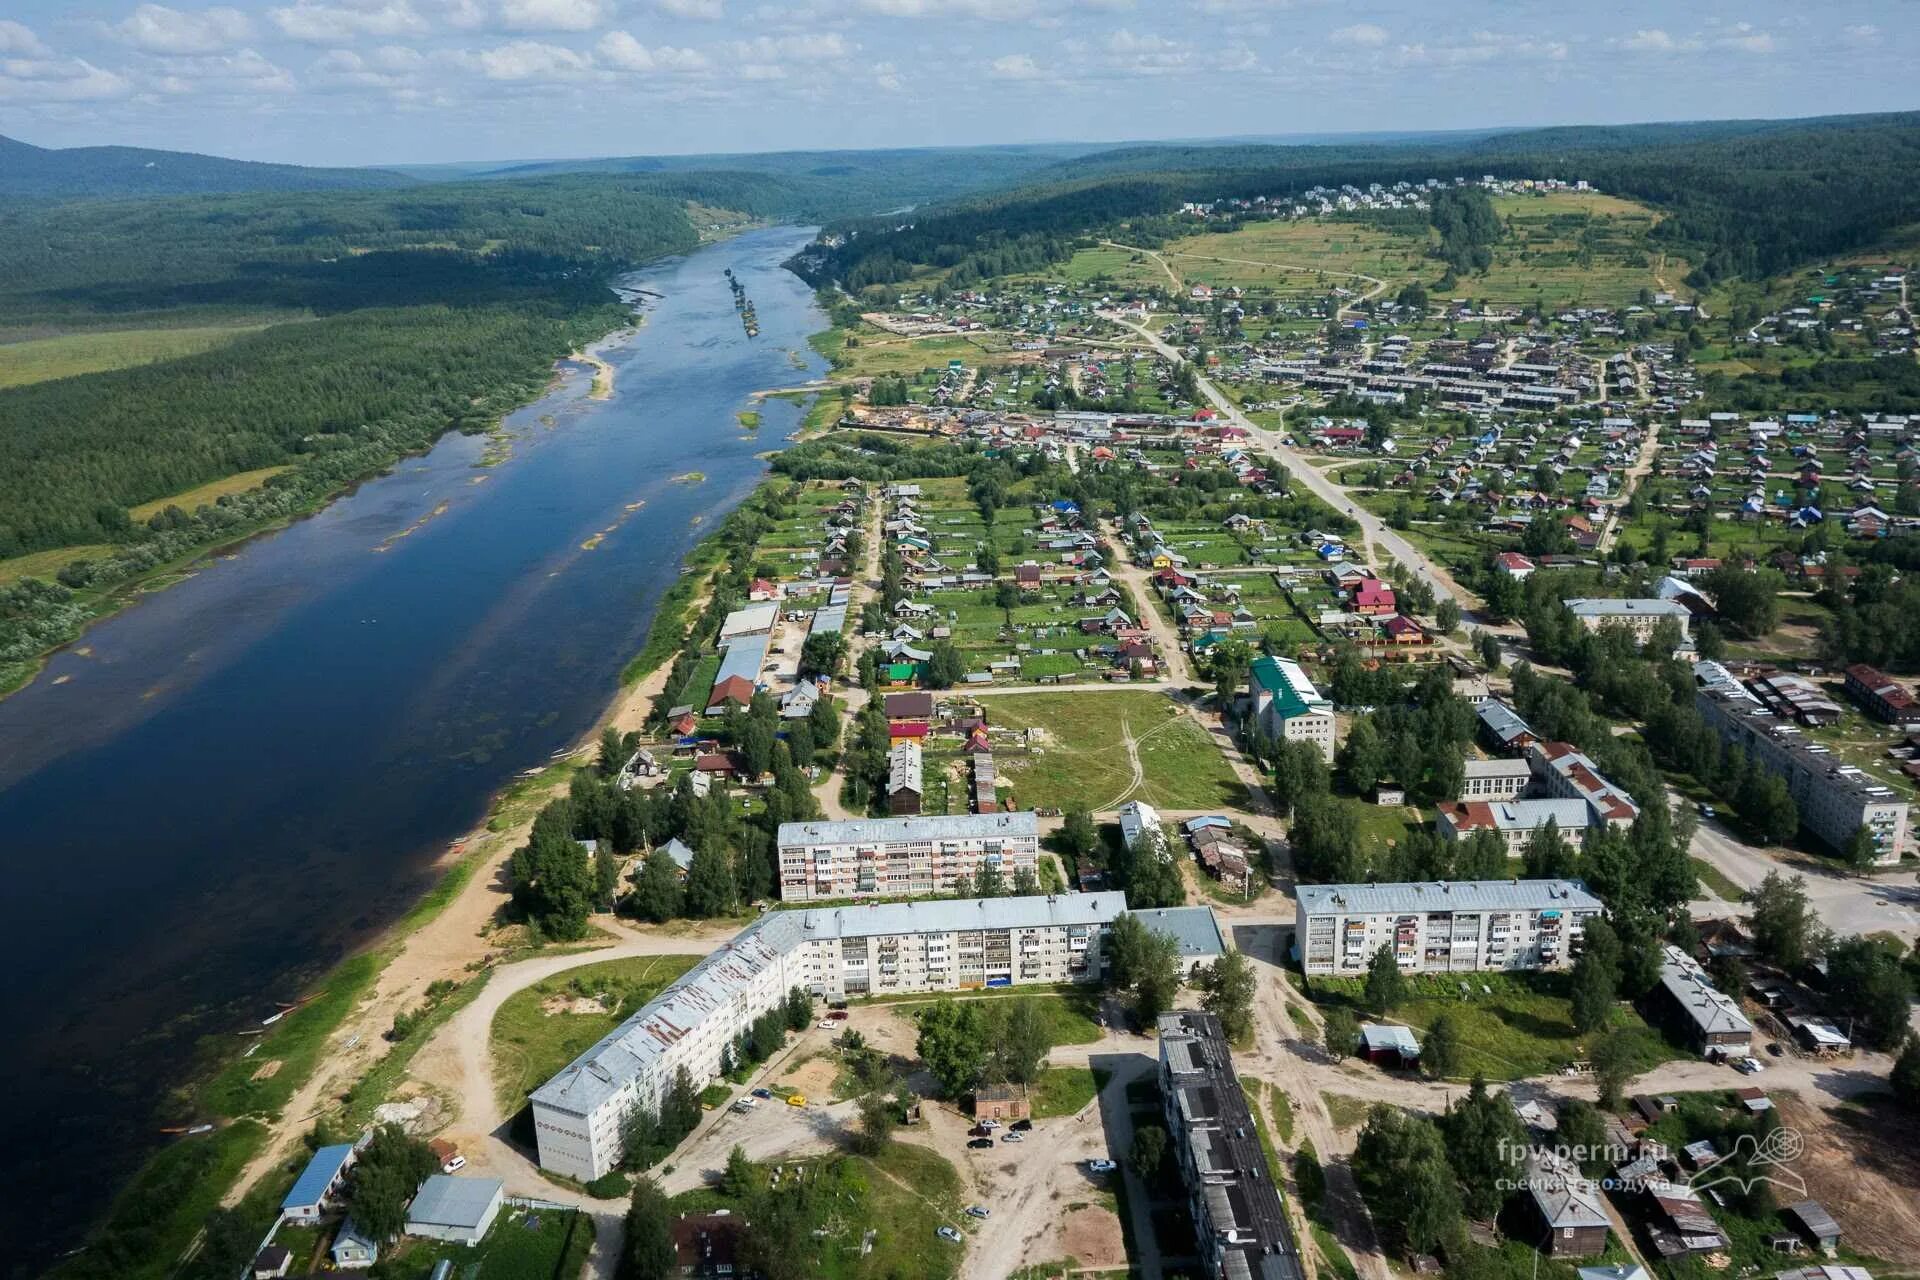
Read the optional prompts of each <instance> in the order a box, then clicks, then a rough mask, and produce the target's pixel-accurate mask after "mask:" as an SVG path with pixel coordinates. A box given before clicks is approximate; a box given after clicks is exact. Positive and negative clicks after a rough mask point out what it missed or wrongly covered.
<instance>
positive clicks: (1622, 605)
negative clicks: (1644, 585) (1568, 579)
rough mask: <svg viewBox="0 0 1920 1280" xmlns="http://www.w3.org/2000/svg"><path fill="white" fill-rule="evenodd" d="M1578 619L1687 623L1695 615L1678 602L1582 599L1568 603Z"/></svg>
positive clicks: (1651, 599) (1650, 599) (1647, 599)
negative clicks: (1676, 621)
mask: <svg viewBox="0 0 1920 1280" xmlns="http://www.w3.org/2000/svg"><path fill="white" fill-rule="evenodd" d="M1566 605H1567V608H1569V609H1571V610H1573V616H1574V617H1576V618H1678V619H1680V620H1681V621H1683V622H1684V621H1685V620H1687V619H1688V618H1690V617H1692V616H1693V615H1692V614H1690V613H1688V612H1687V607H1686V606H1685V605H1683V604H1681V603H1679V602H1678V601H1676V600H1658V599H1653V598H1651V597H1649V598H1646V599H1628V600H1614V599H1605V598H1602V599H1594V598H1581V599H1574V600H1569V601H1567V602H1566Z"/></svg>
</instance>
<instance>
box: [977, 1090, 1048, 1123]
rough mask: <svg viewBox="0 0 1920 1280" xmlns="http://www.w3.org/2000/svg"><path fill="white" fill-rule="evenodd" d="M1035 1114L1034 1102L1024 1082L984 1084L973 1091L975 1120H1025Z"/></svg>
mask: <svg viewBox="0 0 1920 1280" xmlns="http://www.w3.org/2000/svg"><path fill="white" fill-rule="evenodd" d="M1032 1115H1033V1103H1032V1101H1031V1100H1030V1099H1029V1098H1028V1097H1027V1086H1025V1085H1023V1084H983V1085H981V1086H980V1087H979V1088H978V1089H975V1090H974V1091H973V1118H974V1119H975V1120H1025V1119H1028V1118H1029V1117H1030V1116H1032Z"/></svg>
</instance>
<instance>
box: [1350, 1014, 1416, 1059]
mask: <svg viewBox="0 0 1920 1280" xmlns="http://www.w3.org/2000/svg"><path fill="white" fill-rule="evenodd" d="M1360 1051H1361V1056H1362V1057H1364V1058H1366V1060H1367V1061H1368V1062H1371V1063H1373V1064H1374V1065H1375V1066H1381V1067H1395V1068H1398V1069H1399V1070H1402V1071H1412V1070H1413V1069H1414V1068H1416V1067H1418V1066H1419V1065H1420V1041H1419V1040H1418V1039H1417V1038H1415V1036H1414V1034H1413V1032H1412V1031H1411V1030H1409V1029H1408V1028H1406V1027H1402V1026H1398V1025H1393V1024H1385V1023H1376V1022H1363V1023H1361V1024H1360Z"/></svg>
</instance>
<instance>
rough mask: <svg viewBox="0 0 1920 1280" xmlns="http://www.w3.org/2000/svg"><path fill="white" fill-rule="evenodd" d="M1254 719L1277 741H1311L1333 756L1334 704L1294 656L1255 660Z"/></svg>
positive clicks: (1323, 752)
mask: <svg viewBox="0 0 1920 1280" xmlns="http://www.w3.org/2000/svg"><path fill="white" fill-rule="evenodd" d="M1250 674H1251V684H1252V688H1253V719H1254V722H1255V723H1256V724H1258V725H1259V726H1260V729H1261V731H1262V732H1263V733H1265V734H1266V735H1267V736H1268V737H1269V738H1272V739H1274V740H1275V741H1281V740H1286V741H1290V742H1311V743H1313V745H1314V746H1316V747H1318V748H1320V754H1321V755H1322V756H1324V757H1325V758H1326V759H1327V760H1329V761H1331V760H1332V759H1333V704H1332V703H1331V702H1329V701H1327V700H1326V699H1325V698H1323V697H1321V696H1320V690H1318V689H1316V688H1315V687H1314V684H1313V681H1312V680H1310V679H1308V678H1307V673H1306V672H1305V671H1302V670H1301V669H1300V664H1299V663H1297V662H1295V661H1293V660H1292V659H1290V658H1274V657H1260V658H1255V659H1254V660H1253V668H1252V671H1251V673H1250Z"/></svg>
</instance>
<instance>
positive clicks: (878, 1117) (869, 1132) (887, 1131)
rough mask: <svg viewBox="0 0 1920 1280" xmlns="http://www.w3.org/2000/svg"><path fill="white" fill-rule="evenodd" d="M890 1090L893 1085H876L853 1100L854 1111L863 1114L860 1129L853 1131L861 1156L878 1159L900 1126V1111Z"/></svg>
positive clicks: (880, 1083)
mask: <svg viewBox="0 0 1920 1280" xmlns="http://www.w3.org/2000/svg"><path fill="white" fill-rule="evenodd" d="M891 1088H892V1082H891V1081H884V1082H879V1083H875V1084H872V1085H869V1086H868V1087H867V1088H865V1089H863V1090H861V1092H860V1095H859V1096H858V1097H857V1098H855V1099H854V1109H855V1110H856V1111H858V1112H859V1114H860V1125H859V1128H858V1129H856V1130H855V1131H854V1137H853V1145H854V1150H856V1151H858V1152H859V1153H860V1154H861V1155H865V1156H875V1155H879V1154H880V1152H881V1151H882V1150H884V1149H885V1148H886V1145H887V1144H888V1143H889V1142H892V1141H893V1130H894V1126H895V1125H896V1124H897V1123H898V1122H899V1114H900V1109H899V1106H898V1104H897V1103H896V1102H895V1101H894V1098H893V1095H892V1093H891Z"/></svg>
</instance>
